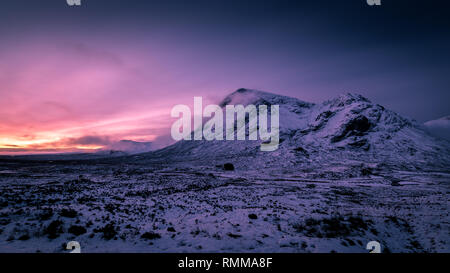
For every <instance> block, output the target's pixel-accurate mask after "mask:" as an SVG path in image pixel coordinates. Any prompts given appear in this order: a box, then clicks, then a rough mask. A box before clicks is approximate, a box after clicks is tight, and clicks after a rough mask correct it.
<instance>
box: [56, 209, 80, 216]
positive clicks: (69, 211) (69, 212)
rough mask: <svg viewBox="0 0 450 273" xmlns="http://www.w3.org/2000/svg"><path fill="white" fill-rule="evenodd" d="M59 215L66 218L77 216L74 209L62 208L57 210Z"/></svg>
mask: <svg viewBox="0 0 450 273" xmlns="http://www.w3.org/2000/svg"><path fill="white" fill-rule="evenodd" d="M59 215H61V216H62V217H67V218H75V217H77V215H78V213H77V211H76V210H74V209H62V210H61V211H60V212H59Z"/></svg>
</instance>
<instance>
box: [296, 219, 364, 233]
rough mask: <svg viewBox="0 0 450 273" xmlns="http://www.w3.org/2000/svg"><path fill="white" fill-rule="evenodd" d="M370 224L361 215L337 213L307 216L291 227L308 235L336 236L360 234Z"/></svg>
mask: <svg viewBox="0 0 450 273" xmlns="http://www.w3.org/2000/svg"><path fill="white" fill-rule="evenodd" d="M372 225H373V222H372V221H371V220H364V219H363V218H362V217H361V216H342V215H337V216H332V217H325V218H321V219H314V218H307V219H306V220H305V221H303V222H301V223H297V224H294V225H293V228H294V229H295V230H296V231H297V232H301V233H303V234H305V235H306V236H308V237H316V238H338V237H346V236H350V235H358V234H362V233H364V232H365V231H367V230H368V229H369V228H370V227H371V226H372Z"/></svg>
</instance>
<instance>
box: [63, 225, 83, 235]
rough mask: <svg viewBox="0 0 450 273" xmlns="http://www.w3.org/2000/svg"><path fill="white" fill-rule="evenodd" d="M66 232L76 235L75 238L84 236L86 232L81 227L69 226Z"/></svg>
mask: <svg viewBox="0 0 450 273" xmlns="http://www.w3.org/2000/svg"><path fill="white" fill-rule="evenodd" d="M68 231H69V233H71V234H73V235H76V236H78V235H81V234H85V233H86V232H87V230H86V228H84V227H83V226H77V225H74V226H71V227H70V228H69V230H68Z"/></svg>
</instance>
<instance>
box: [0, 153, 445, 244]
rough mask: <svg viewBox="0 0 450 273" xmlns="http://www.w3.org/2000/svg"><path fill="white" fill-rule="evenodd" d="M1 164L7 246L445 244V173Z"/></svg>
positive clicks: (0, 236) (1, 237)
mask: <svg viewBox="0 0 450 273" xmlns="http://www.w3.org/2000/svg"><path fill="white" fill-rule="evenodd" d="M311 177H315V176H314V175H311V173H309V174H308V175H305V174H303V173H300V174H299V173H296V174H282V175H278V174H275V173H273V174H272V173H271V172H270V171H266V172H265V173H264V172H256V171H255V172H253V173H252V172H243V171H238V170H236V171H224V170H222V169H221V168H218V167H209V168H202V167H193V166H189V165H188V164H181V163H179V164H177V165H158V166H153V167H148V166H147V167H145V166H140V165H131V164H119V165H108V164H104V165H102V164H81V163H76V164H75V163H73V164H54V163H14V162H12V163H5V162H2V164H1V168H0V252H68V250H65V244H66V243H67V242H69V241H72V240H75V241H78V242H80V244H81V250H82V252H367V250H366V249H365V247H366V244H367V243H368V242H369V241H372V240H375V241H379V242H380V243H381V246H382V251H384V252H449V251H450V235H449V230H450V221H449V220H450V217H449V212H448V208H449V203H448V201H449V200H448V196H449V190H450V173H449V172H401V171H396V172H391V171H389V172H387V171H386V172H385V173H383V172H381V171H378V172H376V173H369V174H365V175H364V176H360V177H355V178H348V179H331V178H311Z"/></svg>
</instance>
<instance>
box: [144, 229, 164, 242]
mask: <svg viewBox="0 0 450 273" xmlns="http://www.w3.org/2000/svg"><path fill="white" fill-rule="evenodd" d="M141 238H142V239H147V240H154V239H159V238H161V235H159V234H158V233H155V232H153V231H147V232H145V233H143V234H142V235H141Z"/></svg>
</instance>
